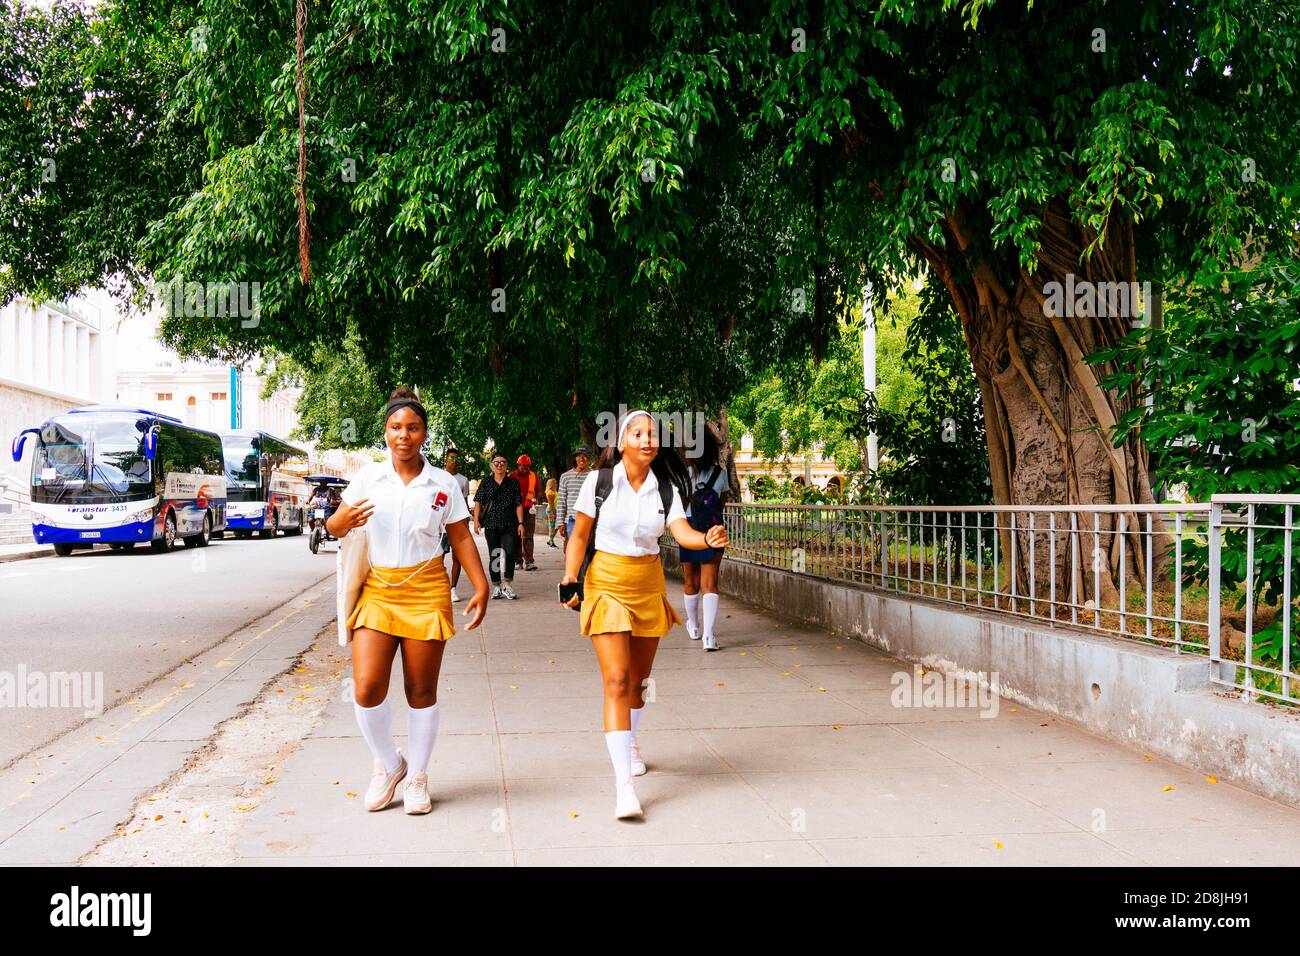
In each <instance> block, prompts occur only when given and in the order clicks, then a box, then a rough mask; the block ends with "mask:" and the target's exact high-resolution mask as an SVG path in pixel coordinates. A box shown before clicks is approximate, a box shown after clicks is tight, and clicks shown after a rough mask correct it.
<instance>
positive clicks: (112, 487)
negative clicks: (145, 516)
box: [32, 414, 153, 501]
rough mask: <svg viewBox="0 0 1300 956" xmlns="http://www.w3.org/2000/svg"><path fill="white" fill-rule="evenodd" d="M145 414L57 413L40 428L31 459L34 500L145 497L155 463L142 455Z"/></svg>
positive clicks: (150, 487) (150, 492)
mask: <svg viewBox="0 0 1300 956" xmlns="http://www.w3.org/2000/svg"><path fill="white" fill-rule="evenodd" d="M146 427H147V422H146V421H145V420H144V419H136V418H132V417H122V416H104V415H90V414H80V415H60V416H58V417H56V418H52V419H50V420H49V421H48V422H46V423H45V424H44V425H43V426H42V427H41V440H40V442H39V443H38V444H37V447H36V456H35V459H34V461H33V464H32V491H33V497H35V498H37V500H43V501H54V500H62V499H66V498H67V497H69V496H73V497H75V498H76V499H77V500H78V501H85V500H86V499H87V498H94V499H100V498H105V499H109V498H121V497H124V496H126V497H148V496H149V495H151V494H152V493H153V468H152V466H151V463H150V461H149V460H148V459H147V458H146V457H145V454H144V430H145V428H146Z"/></svg>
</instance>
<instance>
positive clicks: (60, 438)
mask: <svg viewBox="0 0 1300 956" xmlns="http://www.w3.org/2000/svg"><path fill="white" fill-rule="evenodd" d="M28 436H33V437H34V438H35V454H34V455H33V456H32V481H31V491H32V503H31V509H32V518H33V520H32V535H33V537H35V539H36V542H37V543H38V544H52V545H54V550H55V553H57V554H59V555H60V556H66V555H69V554H71V553H72V550H73V548H78V547H81V548H89V547H91V546H92V545H95V544H107V545H110V546H112V548H113V549H114V550H128V549H130V548H132V547H134V546H135V545H137V544H140V543H144V542H148V544H149V545H150V546H151V547H152V548H153V550H155V551H170V550H171V549H172V548H173V547H174V546H175V544H176V541H177V540H178V539H179V540H182V541H184V542H185V544H186V545H187V546H190V547H200V548H202V547H206V546H207V544H208V542H209V541H210V540H212V536H213V534H219V533H220V532H221V531H222V529H224V528H225V526H226V479H225V475H224V472H223V461H222V454H221V438H220V437H219V436H218V435H217V434H216V433H215V432H210V431H205V430H203V429H200V428H193V427H191V426H189V425H186V424H184V423H183V422H181V420H180V419H178V418H173V417H172V416H170V415H163V414H160V413H159V412H151V411H147V410H145V409H141V408H128V407H125V406H117V405H91V406H88V407H86V408H74V409H72V410H71V411H68V412H66V413H64V414H62V415H55V416H54V417H52V418H50V419H48V420H47V421H46V422H45V423H44V424H42V425H41V426H40V427H39V428H27V429H24V430H23V431H22V432H20V433H19V434H18V435H17V436H16V437H15V438H14V440H13V443H12V445H11V447H10V453H11V455H12V457H13V460H14V461H16V462H17V461H21V460H22V457H23V449H24V447H25V446H26V444H27V439H28Z"/></svg>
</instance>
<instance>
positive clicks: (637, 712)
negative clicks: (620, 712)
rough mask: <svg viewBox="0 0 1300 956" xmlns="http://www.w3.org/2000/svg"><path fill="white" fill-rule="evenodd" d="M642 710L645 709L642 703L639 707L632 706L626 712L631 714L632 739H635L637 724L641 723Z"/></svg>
mask: <svg viewBox="0 0 1300 956" xmlns="http://www.w3.org/2000/svg"><path fill="white" fill-rule="evenodd" d="M643 710H645V705H644V704H643V705H641V706H640V707H633V708H632V709H630V710H629V711H628V713H629V714H631V715H632V739H633V740H636V728H637V725H638V724H639V723H641V711H643Z"/></svg>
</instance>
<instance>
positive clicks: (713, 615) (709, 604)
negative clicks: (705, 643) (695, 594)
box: [703, 594, 718, 637]
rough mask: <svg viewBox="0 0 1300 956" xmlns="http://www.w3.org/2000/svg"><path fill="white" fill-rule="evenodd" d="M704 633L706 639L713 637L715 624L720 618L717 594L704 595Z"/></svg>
mask: <svg viewBox="0 0 1300 956" xmlns="http://www.w3.org/2000/svg"><path fill="white" fill-rule="evenodd" d="M703 603H704V631H703V634H704V636H705V637H712V636H713V622H714V621H715V620H717V617H718V596H717V595H716V594H706V595H704V602H703Z"/></svg>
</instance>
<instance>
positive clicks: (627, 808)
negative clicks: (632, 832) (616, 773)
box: [614, 780, 645, 820]
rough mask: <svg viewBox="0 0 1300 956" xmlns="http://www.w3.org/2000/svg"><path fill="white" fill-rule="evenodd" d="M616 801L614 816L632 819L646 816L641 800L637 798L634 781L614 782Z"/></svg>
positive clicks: (621, 818)
mask: <svg viewBox="0 0 1300 956" xmlns="http://www.w3.org/2000/svg"><path fill="white" fill-rule="evenodd" d="M614 792H615V794H616V797H617V799H616V802H615V804H614V816H616V817H618V819H620V820H630V819H632V818H633V817H644V816H645V814H644V813H643V812H642V810H641V801H640V800H638V799H637V798H636V790H634V789H633V787H632V781H631V780H629V781H628V782H627V783H616V784H614Z"/></svg>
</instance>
